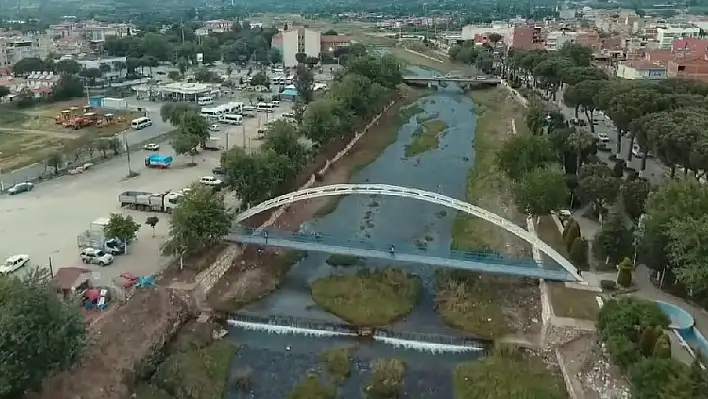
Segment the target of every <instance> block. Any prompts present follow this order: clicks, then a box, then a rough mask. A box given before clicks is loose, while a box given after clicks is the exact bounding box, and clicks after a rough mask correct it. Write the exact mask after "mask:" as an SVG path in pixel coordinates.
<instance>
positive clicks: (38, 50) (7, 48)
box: [0, 35, 52, 74]
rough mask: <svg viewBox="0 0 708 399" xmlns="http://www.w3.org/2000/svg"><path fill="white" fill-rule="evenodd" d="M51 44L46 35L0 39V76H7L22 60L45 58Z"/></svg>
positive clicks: (50, 48)
mask: <svg viewBox="0 0 708 399" xmlns="http://www.w3.org/2000/svg"><path fill="white" fill-rule="evenodd" d="M51 50H52V42H51V40H50V39H49V38H48V37H47V36H46V35H26V36H16V37H9V38H4V37H0V74H7V73H8V72H9V71H10V70H11V69H12V66H13V65H14V64H16V63H17V62H18V61H20V60H22V59H23V58H41V59H45V58H47V55H49V53H50V52H51Z"/></svg>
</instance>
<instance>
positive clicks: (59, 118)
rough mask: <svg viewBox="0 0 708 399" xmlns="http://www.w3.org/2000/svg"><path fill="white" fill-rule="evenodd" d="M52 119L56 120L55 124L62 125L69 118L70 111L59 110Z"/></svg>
mask: <svg viewBox="0 0 708 399" xmlns="http://www.w3.org/2000/svg"><path fill="white" fill-rule="evenodd" d="M54 119H55V120H56V124H57V125H64V124H66V122H68V121H69V120H70V119H71V111H69V110H68V109H65V110H63V111H61V113H59V115H57V116H56V118H54Z"/></svg>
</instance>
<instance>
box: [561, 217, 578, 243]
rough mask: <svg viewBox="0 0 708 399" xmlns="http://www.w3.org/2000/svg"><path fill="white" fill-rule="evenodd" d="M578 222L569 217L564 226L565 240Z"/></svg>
mask: <svg viewBox="0 0 708 399" xmlns="http://www.w3.org/2000/svg"><path fill="white" fill-rule="evenodd" d="M577 224H578V222H577V221H576V220H575V219H573V218H570V219H568V221H567V222H565V225H564V226H563V239H564V240H565V238H566V237H567V236H568V230H570V228H571V226H573V225H577Z"/></svg>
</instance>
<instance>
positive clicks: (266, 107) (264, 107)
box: [256, 103, 275, 112]
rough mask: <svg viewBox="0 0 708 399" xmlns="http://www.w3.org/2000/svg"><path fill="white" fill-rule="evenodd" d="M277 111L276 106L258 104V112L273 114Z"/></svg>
mask: <svg viewBox="0 0 708 399" xmlns="http://www.w3.org/2000/svg"><path fill="white" fill-rule="evenodd" d="M274 110H275V105H273V104H272V103H258V104H256V111H258V112H273V111H274Z"/></svg>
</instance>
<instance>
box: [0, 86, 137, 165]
mask: <svg viewBox="0 0 708 399" xmlns="http://www.w3.org/2000/svg"><path fill="white" fill-rule="evenodd" d="M84 103H85V101H84V100H76V101H71V102H62V103H56V104H49V105H42V106H37V107H32V108H28V109H22V110H19V109H16V108H14V107H13V108H10V107H9V105H8V106H4V107H2V108H1V109H0V170H2V171H3V172H7V171H11V170H16V169H19V168H22V167H23V166H27V165H30V164H33V163H36V162H41V161H44V160H45V159H47V158H48V157H49V155H50V154H53V153H57V152H60V153H67V152H69V151H71V150H74V149H76V148H80V147H84V148H86V147H88V146H90V143H91V142H93V141H94V140H96V139H99V138H103V137H110V136H114V135H115V134H117V133H119V132H121V131H123V130H125V129H126V128H128V127H129V124H130V121H131V120H132V119H134V118H136V117H137V116H139V115H140V114H138V113H137V112H123V113H120V114H116V117H117V118H116V120H117V123H114V124H109V125H106V126H104V127H97V126H87V127H85V128H83V129H79V130H73V129H70V128H66V127H64V126H62V125H58V124H57V123H56V121H55V118H56V117H57V116H58V115H59V114H61V111H63V110H66V109H70V108H71V107H76V109H75V113H78V114H80V113H82V112H83V109H81V106H80V105H82V104H84Z"/></svg>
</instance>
